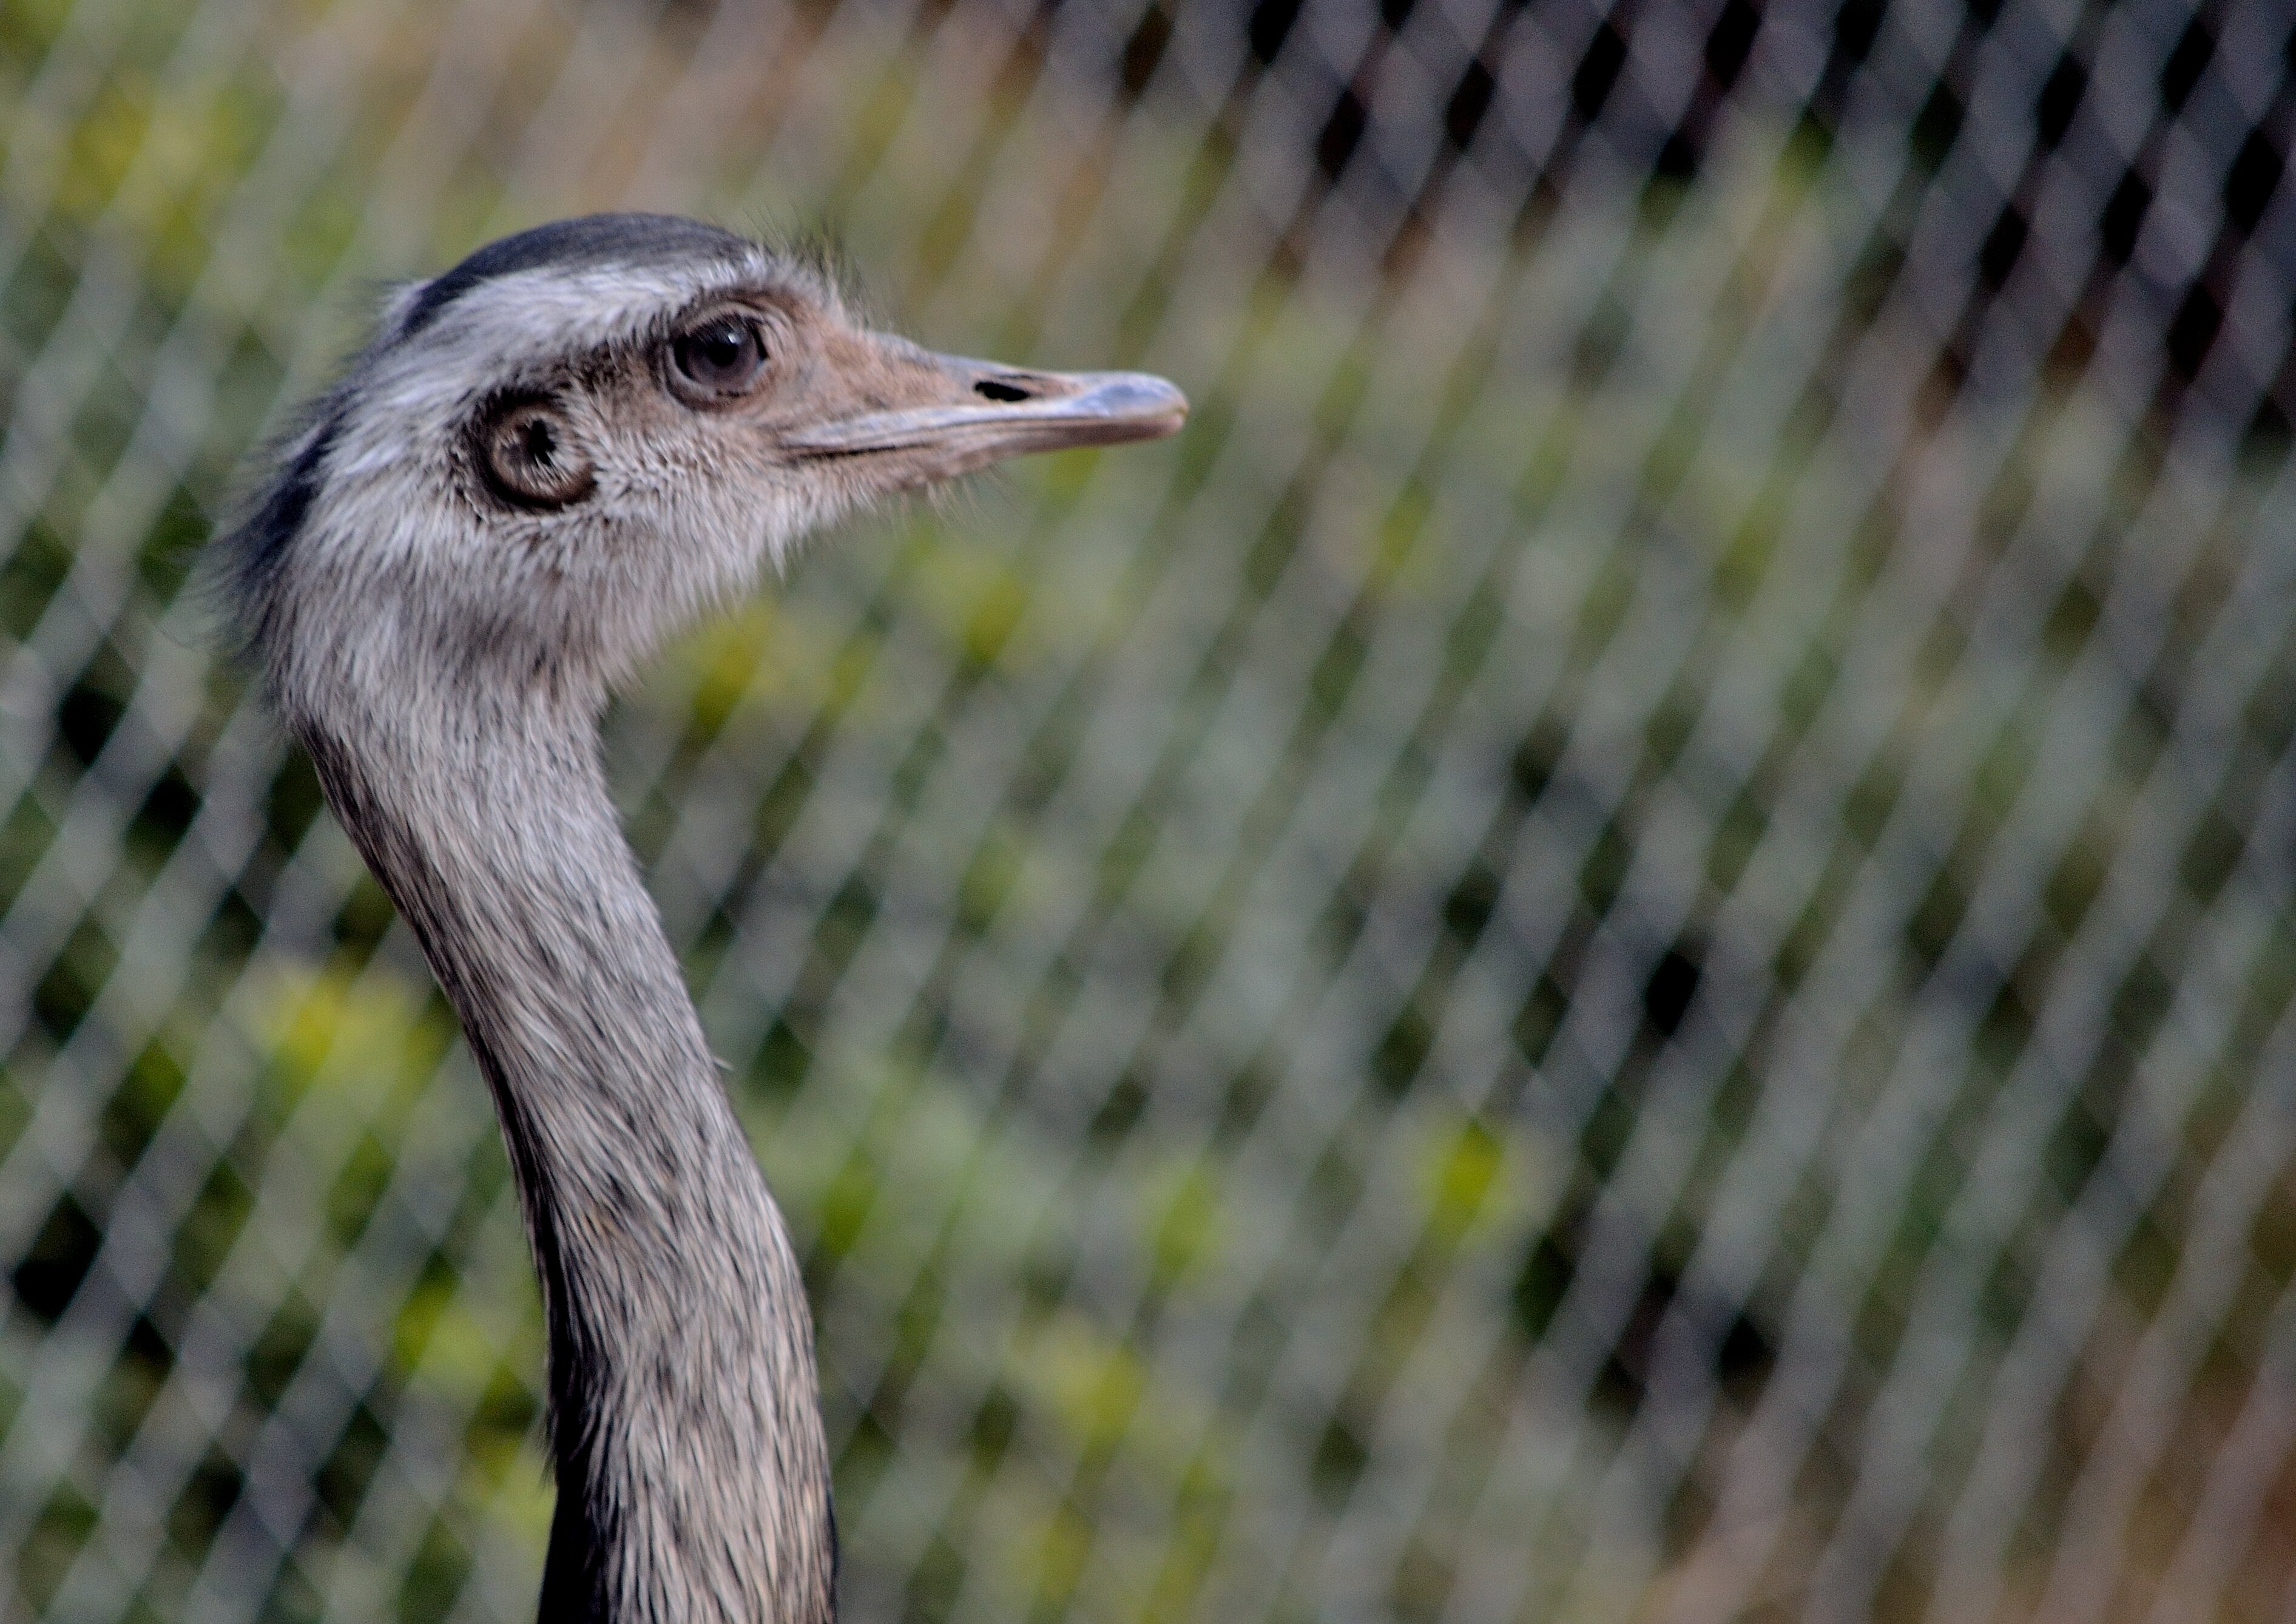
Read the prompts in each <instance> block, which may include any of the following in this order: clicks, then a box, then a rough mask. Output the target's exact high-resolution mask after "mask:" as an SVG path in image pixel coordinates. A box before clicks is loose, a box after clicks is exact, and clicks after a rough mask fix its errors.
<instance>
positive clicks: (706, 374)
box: [664, 310, 773, 406]
mask: <svg viewBox="0 0 2296 1624" xmlns="http://www.w3.org/2000/svg"><path fill="white" fill-rule="evenodd" d="M664 349H665V358H666V359H667V361H668V367H667V369H666V370H667V371H668V375H669V381H670V385H671V387H672V388H673V389H674V390H676V392H677V393H678V394H679V395H680V396H681V397H683V398H685V400H686V401H688V402H689V403H690V404H692V405H695V406H713V405H717V404H718V403H720V402H723V401H729V400H735V399H738V398H741V397H742V396H744V395H748V394H750V393H752V392H754V391H755V390H757V388H758V385H759V384H760V383H762V382H763V381H764V380H765V376H766V364H767V362H768V361H770V360H771V359H772V358H773V351H772V349H771V347H770V346H768V345H767V341H766V332H765V325H764V324H763V323H762V322H760V321H759V320H758V318H757V317H756V316H752V315H750V313H748V312H747V311H743V310H714V311H711V312H709V314H708V315H705V316H702V317H701V319H700V320H699V321H695V322H691V323H689V324H686V325H685V327H684V328H682V329H680V330H679V332H677V333H676V336H674V337H673V338H671V340H669V342H668V345H666V346H665V347H664Z"/></svg>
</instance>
